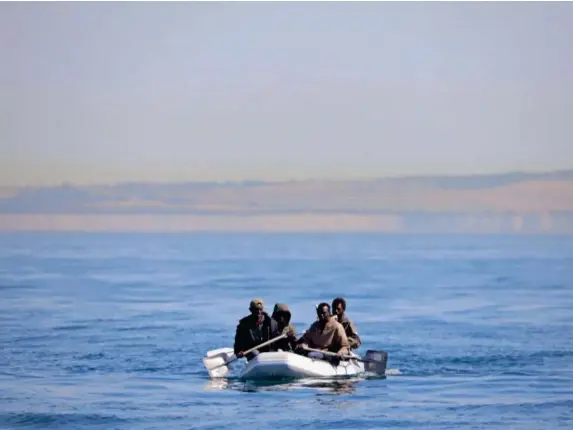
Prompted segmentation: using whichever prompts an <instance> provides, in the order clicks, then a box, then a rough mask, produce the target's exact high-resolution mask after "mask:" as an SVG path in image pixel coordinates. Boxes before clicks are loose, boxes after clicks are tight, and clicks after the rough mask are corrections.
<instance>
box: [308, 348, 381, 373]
mask: <svg viewBox="0 0 573 430" xmlns="http://www.w3.org/2000/svg"><path fill="white" fill-rule="evenodd" d="M304 350H305V351H314V352H320V353H321V354H324V355H326V356H329V357H339V358H341V359H342V360H356V361H360V362H362V363H364V364H365V366H364V369H365V370H366V371H367V372H372V373H377V374H379V375H384V374H385V373H386V365H387V364H388V353H387V352H386V351H375V350H372V349H369V350H368V351H366V355H365V356H364V358H360V357H355V356H353V355H338V354H336V353H334V352H330V351H323V350H321V349H314V348H304Z"/></svg>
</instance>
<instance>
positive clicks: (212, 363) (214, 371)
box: [203, 333, 287, 378]
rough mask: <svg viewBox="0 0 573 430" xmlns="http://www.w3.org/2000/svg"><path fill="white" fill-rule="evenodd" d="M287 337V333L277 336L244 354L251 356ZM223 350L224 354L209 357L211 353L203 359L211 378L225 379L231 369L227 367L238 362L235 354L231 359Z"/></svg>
mask: <svg viewBox="0 0 573 430" xmlns="http://www.w3.org/2000/svg"><path fill="white" fill-rule="evenodd" d="M285 337H287V335H286V333H285V334H281V335H280V336H277V337H275V338H274V339H270V340H267V341H266V342H263V343H261V344H260V345H257V346H255V347H254V348H251V349H248V350H246V351H245V352H244V355H245V356H246V355H247V354H250V353H251V352H253V351H256V350H257V349H259V348H262V347H264V346H267V345H270V344H271V343H274V342H276V341H277V340H281V339H284V338H285ZM229 349H230V348H229ZM222 350H223V352H220V353H217V354H214V355H212V356H209V353H207V355H208V356H207V357H203V364H204V365H205V367H206V368H207V370H208V371H209V376H210V377H211V378H222V377H224V376H225V375H226V374H227V373H229V368H228V367H227V366H228V365H229V364H230V363H232V362H233V361H235V360H238V358H239V357H237V356H236V355H235V354H231V356H230V357H231V358H228V357H229V354H228V353H227V352H225V350H224V349H222ZM216 351H219V350H216ZM231 351H232V350H231Z"/></svg>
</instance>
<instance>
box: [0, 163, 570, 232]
mask: <svg viewBox="0 0 573 430" xmlns="http://www.w3.org/2000/svg"><path fill="white" fill-rule="evenodd" d="M0 230H2V231H149V232H152V231H158V232H162V231H165V232H178V231H265V232H272V231H277V232H281V231H285V232H286V231H289V232H296V231H301V232H303V231H317V232H321V231H364V232H368V231H372V232H390V233H462V234H466V233H477V234H480V233H484V234H507V233H513V234H520V233H525V234H542V233H548V234H572V233H573V169H572V170H562V171H555V172H546V173H521V172H514V173H504V174H493V175H468V176H410V177H393V178H381V179H370V180H339V181H338V180H299V181H285V182H265V181H245V182H184V183H142V182H132V183H118V184H109V185H105V184H104V185H92V186H76V185H73V184H70V183H64V184H62V185H61V186H57V187H0Z"/></svg>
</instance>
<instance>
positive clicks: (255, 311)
mask: <svg viewBox="0 0 573 430" xmlns="http://www.w3.org/2000/svg"><path fill="white" fill-rule="evenodd" d="M264 308H265V304H264V302H263V300H262V299H253V300H251V303H250V305H249V310H250V311H251V314H252V315H254V316H256V317H260V316H261V315H262V314H263V309H264Z"/></svg>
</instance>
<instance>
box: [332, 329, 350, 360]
mask: <svg viewBox="0 0 573 430" xmlns="http://www.w3.org/2000/svg"><path fill="white" fill-rule="evenodd" d="M335 339H336V348H337V349H338V350H337V351H336V353H337V354H338V355H346V354H349V353H350V344H349V343H348V337H347V336H346V332H345V331H344V327H342V324H338V325H337V327H336V334H335Z"/></svg>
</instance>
